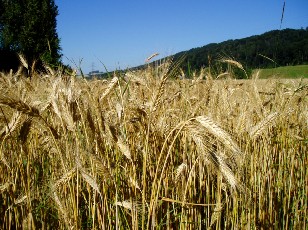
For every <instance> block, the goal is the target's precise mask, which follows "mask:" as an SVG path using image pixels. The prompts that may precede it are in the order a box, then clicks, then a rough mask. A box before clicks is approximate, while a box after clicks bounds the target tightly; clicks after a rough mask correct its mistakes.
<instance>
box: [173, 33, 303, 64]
mask: <svg viewBox="0 0 308 230" xmlns="http://www.w3.org/2000/svg"><path fill="white" fill-rule="evenodd" d="M183 55H185V59H184V61H183V64H182V67H183V68H184V69H185V68H188V66H190V68H191V69H192V70H195V69H200V68H201V67H204V66H209V61H211V60H217V59H219V58H221V57H228V58H231V59H234V60H236V61H238V62H240V63H241V64H242V65H243V66H244V67H245V68H246V69H255V68H271V67H277V66H287V65H302V64H308V29H306V30H304V29H300V30H295V29H285V30H273V31H270V32H267V33H264V34H262V35H256V36H251V37H247V38H243V39H236V40H228V41H225V42H221V43H212V44H208V45H206V46H203V47H200V48H194V49H191V50H188V51H184V52H180V53H177V54H175V55H174V59H175V60H178V59H179V58H180V57H181V56H183Z"/></svg>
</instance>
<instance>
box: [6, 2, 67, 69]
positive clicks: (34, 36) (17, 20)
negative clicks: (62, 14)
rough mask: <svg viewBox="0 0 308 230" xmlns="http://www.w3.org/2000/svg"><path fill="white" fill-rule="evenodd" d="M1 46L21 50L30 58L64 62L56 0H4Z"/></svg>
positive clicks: (53, 63) (53, 62)
mask: <svg viewBox="0 0 308 230" xmlns="http://www.w3.org/2000/svg"><path fill="white" fill-rule="evenodd" d="M0 2H1V3H0V8H1V7H2V8H3V11H1V12H2V13H1V14H0V49H1V50H4V51H13V52H21V53H23V54H24V55H25V57H26V58H27V60H28V61H30V62H32V61H34V60H39V61H43V62H47V63H48V64H51V65H57V64H59V63H60V58H61V54H60V51H61V48H60V39H59V38H58V34H57V31H56V28H57V20H56V17H57V15H58V7H57V6H56V4H55V2H54V0H0Z"/></svg>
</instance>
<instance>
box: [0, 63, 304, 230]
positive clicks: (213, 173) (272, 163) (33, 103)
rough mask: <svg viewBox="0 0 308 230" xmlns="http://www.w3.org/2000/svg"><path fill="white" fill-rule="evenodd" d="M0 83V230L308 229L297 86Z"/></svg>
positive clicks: (52, 74) (62, 77) (169, 81)
mask: <svg viewBox="0 0 308 230" xmlns="http://www.w3.org/2000/svg"><path fill="white" fill-rule="evenodd" d="M46 72H47V73H48V74H46V73H44V74H38V73H36V74H33V76H32V78H31V79H29V78H24V77H22V76H19V75H18V73H17V74H15V75H14V74H13V73H10V74H1V77H0V91H1V92H0V140H1V146H0V218H1V221H0V229H6V230H9V229H307V228H308V222H307V216H308V213H307V204H308V200H307V194H308V174H307V166H308V157H307V153H308V149H307V142H308V139H307V138H308V98H307V95H308V86H307V83H308V82H307V80H306V81H304V80H300V79H296V80H276V79H266V80H265V79H262V80H260V79H258V74H257V73H256V74H255V75H253V76H252V77H251V78H250V79H249V80H236V79H235V78H234V77H232V74H231V73H222V74H219V75H218V74H217V75H213V74H211V72H210V71H208V70H201V71H199V72H198V73H194V74H193V76H192V77H193V79H179V78H178V76H179V75H182V78H183V76H184V75H183V73H181V71H180V70H179V68H178V66H177V63H175V64H168V63H165V64H162V65H157V66H155V67H149V68H148V69H146V70H142V71H141V70H140V71H127V72H126V73H122V72H119V73H114V75H113V76H111V77H110V78H109V79H108V80H97V79H93V80H91V81H87V80H85V79H78V78H76V76H75V75H74V74H63V72H62V71H56V70H52V69H50V68H46Z"/></svg>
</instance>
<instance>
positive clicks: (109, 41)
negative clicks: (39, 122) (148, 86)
mask: <svg viewBox="0 0 308 230" xmlns="http://www.w3.org/2000/svg"><path fill="white" fill-rule="evenodd" d="M55 2H56V4H57V6H58V10H59V16H58V18H57V20H58V28H57V30H58V35H59V37H60V39H61V47H62V54H63V58H62V59H63V62H64V63H66V64H70V65H71V66H74V64H73V63H72V62H71V60H73V61H74V62H75V63H76V64H77V65H79V62H80V60H81V59H82V62H81V68H82V69H83V71H84V72H85V73H88V72H89V71H91V70H100V71H103V70H104V67H103V65H102V64H101V62H102V63H104V65H106V67H107V69H108V70H110V71H112V70H115V69H119V68H124V69H125V68H128V67H133V66H137V65H140V64H144V60H145V59H146V58H147V57H148V56H150V55H151V54H153V53H156V52H158V53H160V55H159V56H158V57H157V58H162V57H165V56H168V55H171V54H175V53H177V52H180V51H184V50H189V49H191V48H195V47H200V46H204V45H207V44H209V43H213V42H215V43H218V42H222V41H225V40H228V39H238V38H244V37H248V36H252V35H258V34H262V33H264V32H267V31H269V30H275V29H279V28H280V19H281V14H282V7H283V2H284V1H283V0H257V1H250V0H233V1H230V0H217V1H214V0H212V1H210V0H191V1H188V0H155V1H153V0H152V1H150V0H130V1H128V0H126V1H124V0H88V1H85V0H74V1H73V0H55ZM307 26H308V0H293V1H286V6H285V13H284V19H283V22H282V26H281V28H282V29H285V28H294V29H300V28H301V27H303V28H306V27H307Z"/></svg>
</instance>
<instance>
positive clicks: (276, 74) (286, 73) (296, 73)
mask: <svg viewBox="0 0 308 230" xmlns="http://www.w3.org/2000/svg"><path fill="white" fill-rule="evenodd" d="M256 71H257V70H255V72H256ZM259 74H260V78H308V65H297V66H284V67H277V68H272V69H261V71H260V73H259Z"/></svg>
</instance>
